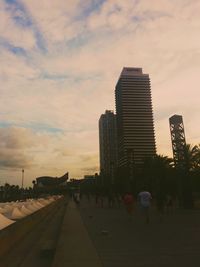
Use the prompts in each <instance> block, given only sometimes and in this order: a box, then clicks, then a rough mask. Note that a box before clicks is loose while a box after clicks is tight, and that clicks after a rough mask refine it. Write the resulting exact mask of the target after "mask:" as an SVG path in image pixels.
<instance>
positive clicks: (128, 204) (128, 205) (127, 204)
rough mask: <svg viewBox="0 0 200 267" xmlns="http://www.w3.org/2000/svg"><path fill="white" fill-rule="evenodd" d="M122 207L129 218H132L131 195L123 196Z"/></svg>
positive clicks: (132, 204) (132, 205)
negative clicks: (123, 206)
mask: <svg viewBox="0 0 200 267" xmlns="http://www.w3.org/2000/svg"><path fill="white" fill-rule="evenodd" d="M123 200H124V205H125V207H126V210H127V213H128V215H129V218H130V219H131V218H132V215H133V209H134V198H133V195H132V194H131V193H129V192H128V193H126V194H125V195H124V199H123Z"/></svg>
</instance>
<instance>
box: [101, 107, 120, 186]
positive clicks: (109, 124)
mask: <svg viewBox="0 0 200 267" xmlns="http://www.w3.org/2000/svg"><path fill="white" fill-rule="evenodd" d="M99 148H100V174H101V176H102V177H104V179H106V180H107V182H109V181H110V182H111V180H112V179H113V178H114V170H115V169H116V165H117V133H116V115H115V114H114V113H113V111H111V110H106V112H105V114H102V115H101V117H100V119H99Z"/></svg>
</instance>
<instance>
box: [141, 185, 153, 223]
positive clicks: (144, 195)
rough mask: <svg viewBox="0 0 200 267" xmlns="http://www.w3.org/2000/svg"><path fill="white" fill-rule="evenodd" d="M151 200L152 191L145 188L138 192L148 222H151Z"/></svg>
mask: <svg viewBox="0 0 200 267" xmlns="http://www.w3.org/2000/svg"><path fill="white" fill-rule="evenodd" d="M151 200H152V196H151V193H150V192H149V191H146V190H145V189H144V190H143V191H141V192H140V193H139V194H138V201H139V204H140V207H141V208H142V211H143V212H144V215H145V220H146V223H149V221H150V218H149V208H150V205H151Z"/></svg>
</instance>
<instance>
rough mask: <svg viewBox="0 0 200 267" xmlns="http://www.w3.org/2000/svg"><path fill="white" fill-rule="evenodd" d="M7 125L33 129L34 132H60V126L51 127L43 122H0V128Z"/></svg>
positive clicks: (7, 126)
mask: <svg viewBox="0 0 200 267" xmlns="http://www.w3.org/2000/svg"><path fill="white" fill-rule="evenodd" d="M9 127H23V128H28V129H31V130H33V131H34V132H48V133H62V132H63V130H62V129H60V128H56V127H52V126H50V125H48V124H44V123H13V122H4V121H2V122H0V128H9Z"/></svg>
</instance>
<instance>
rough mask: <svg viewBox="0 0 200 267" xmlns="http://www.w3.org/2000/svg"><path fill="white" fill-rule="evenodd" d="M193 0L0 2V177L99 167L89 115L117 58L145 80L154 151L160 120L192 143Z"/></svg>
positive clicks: (195, 123)
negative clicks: (179, 123) (178, 118)
mask: <svg viewBox="0 0 200 267" xmlns="http://www.w3.org/2000/svg"><path fill="white" fill-rule="evenodd" d="M199 14H200V1H196V0H176V1H174V0H151V1H149V0H40V1H36V0H0V96H1V98H0V185H3V184H4V183H5V182H9V183H11V184H19V185H20V184H21V177H22V169H24V170H25V172H24V174H25V182H24V184H25V186H30V185H31V184H32V180H34V179H35V178H36V177H38V176H42V175H51V176H57V177H59V176H61V175H63V174H64V173H66V172H67V171H68V172H69V174H70V177H71V178H72V177H74V178H81V177H83V175H85V174H93V173H95V172H98V170H99V139H98V120H99V117H100V115H101V114H102V113H104V112H105V110H114V109H115V102H114V90H115V85H116V82H117V80H118V78H119V75H120V73H121V71H122V68H123V67H124V66H126V67H142V68H143V72H144V73H148V74H149V76H150V79H151V90H152V101H153V112H154V120H155V135H156V145H157V152H158V153H159V154H163V155H168V156H172V149H171V139H170V132H169V122H168V119H169V117H170V116H172V115H174V114H179V115H182V116H183V120H184V126H185V134H186V141H187V143H191V144H193V145H195V144H198V143H200V123H199V122H200V121H199V118H200V91H199V89H200V79H199V77H200V75H199V73H200V67H199V66H200V35H199V32H200V16H199Z"/></svg>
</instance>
